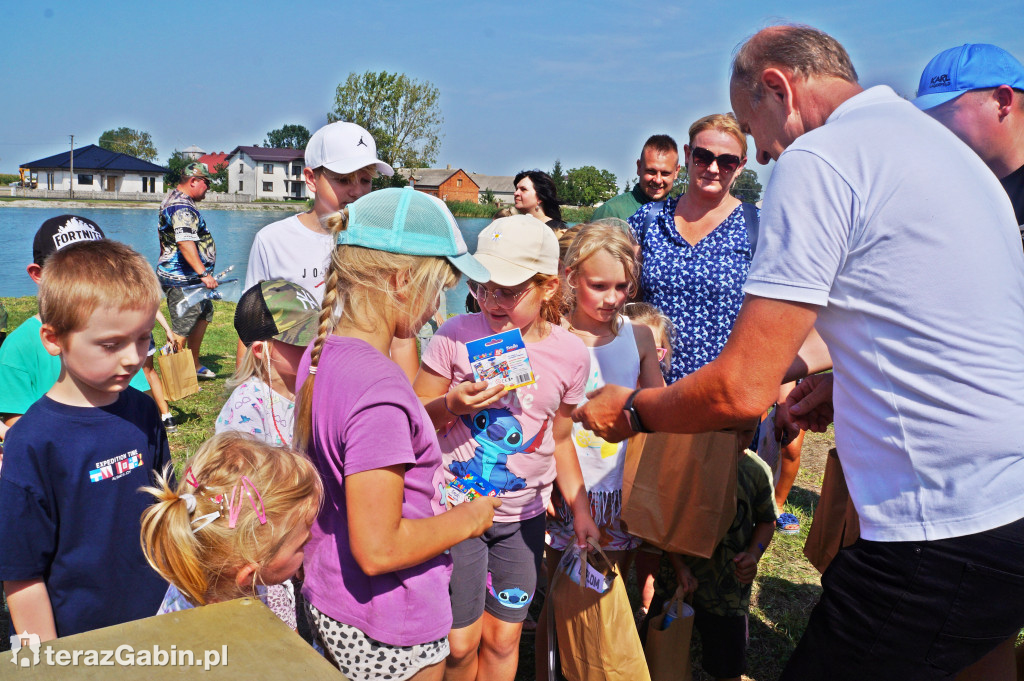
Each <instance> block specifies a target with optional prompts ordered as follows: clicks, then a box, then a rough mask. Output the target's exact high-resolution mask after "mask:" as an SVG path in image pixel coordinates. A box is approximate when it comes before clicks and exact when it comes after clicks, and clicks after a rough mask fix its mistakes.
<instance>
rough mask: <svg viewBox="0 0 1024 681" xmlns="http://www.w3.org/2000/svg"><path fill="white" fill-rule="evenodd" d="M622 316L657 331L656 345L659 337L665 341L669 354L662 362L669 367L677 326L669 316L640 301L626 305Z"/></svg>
mask: <svg viewBox="0 0 1024 681" xmlns="http://www.w3.org/2000/svg"><path fill="white" fill-rule="evenodd" d="M622 314H624V315H626V316H627V317H629V319H630V321H631V322H633V323H634V324H643V325H644V326H649V327H651V328H652V329H653V330H654V331H655V334H654V342H655V343H657V342H658V340H659V338H658V336H659V335H660V336H661V337H662V338H664V339H665V350H666V351H667V352H666V353H665V358H664V359H663V360H662V364H664V365H665V366H668V365H669V364H670V363H671V362H672V341H673V340H674V338H675V335H676V329H675V326H673V325H672V320H671V319H669V318H668V315H666V314H665V313H664V312H662V311H661V310H659V309H658V308H656V307H655V306H653V305H651V304H650V303H644V302H639V301H638V302H634V303H626V306H625V307H624V308H622Z"/></svg>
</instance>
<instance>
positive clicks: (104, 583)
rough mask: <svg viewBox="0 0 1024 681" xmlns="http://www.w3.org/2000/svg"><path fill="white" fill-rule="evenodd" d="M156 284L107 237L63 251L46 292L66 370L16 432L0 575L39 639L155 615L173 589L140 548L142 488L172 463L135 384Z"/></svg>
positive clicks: (15, 608)
mask: <svg viewBox="0 0 1024 681" xmlns="http://www.w3.org/2000/svg"><path fill="white" fill-rule="evenodd" d="M159 303H160V285H159V284H158V283H157V279H156V276H155V275H154V273H153V270H152V269H151V268H150V266H149V265H148V264H147V263H146V261H145V260H144V259H143V258H142V256H140V255H139V254H138V253H136V252H135V251H133V250H132V249H131V248H129V247H127V246H125V245H124V244H120V243H117V242H115V241H108V240H106V239H103V240H98V241H88V242H83V243H79V244H74V245H71V246H68V247H66V248H63V249H61V250H60V251H58V252H57V253H55V254H54V255H53V256H51V257H50V260H49V262H47V266H46V268H45V269H44V270H43V276H42V281H41V282H40V287H39V312H40V318H41V320H42V328H41V331H40V335H41V338H42V342H43V345H44V346H45V347H46V350H47V351H48V352H49V353H50V354H52V355H59V356H60V360H61V370H60V377H59V378H58V379H57V382H56V383H55V384H54V385H53V387H52V388H50V390H49V391H48V392H47V393H46V395H45V396H43V397H41V398H40V399H39V400H38V401H37V402H35V403H34V404H33V405H32V406H31V407H29V409H28V411H26V412H25V415H24V416H23V417H22V418H21V419H20V420H19V421H18V422H17V423H16V424H15V425H14V426H13V427H12V428H11V430H10V432H9V433H8V435H7V439H6V441H5V443H4V445H5V451H4V466H3V473H2V475H0V518H3V522H2V523H0V547H2V549H0V579H2V580H3V583H4V591H5V592H6V595H7V603H8V605H9V607H10V612H11V619H12V620H13V624H14V628H15V630H17V631H19V632H21V631H27V632H29V633H31V634H38V635H39V637H40V639H41V640H43V641H46V640H50V639H53V638H56V637H58V636H68V635H70V634H77V633H80V632H83V631H88V630H91V629H98V628H100V627H105V626H110V625H113V624H119V623H122V622H127V621H130V620H134V619H139V618H142V617H148V616H150V615H153V614H155V613H156V611H157V608H159V606H160V601H161V599H162V598H163V595H164V592H165V591H166V588H167V585H166V583H164V581H163V580H162V579H161V578H160V577H159V575H157V573H156V572H154V571H153V569H152V568H150V566H149V565H148V564H147V563H146V559H145V557H144V556H143V553H142V549H141V546H140V543H139V534H140V521H139V518H140V516H141V515H142V511H143V510H144V509H145V508H146V506H147V504H148V500H147V498H146V496H145V495H144V494H142V493H141V492H139V488H140V487H142V486H144V485H150V484H152V483H153V472H154V470H160V469H162V468H163V467H164V466H165V465H166V464H168V463H169V462H170V452H169V450H168V446H167V436H166V434H165V433H164V428H163V425H162V424H161V423H160V416H159V414H158V412H157V408H156V406H155V405H154V404H153V401H152V400H151V399H149V398H148V397H147V396H145V395H144V394H142V393H140V392H139V391H137V390H135V389H134V388H130V387H129V386H128V383H129V381H130V380H131V377H132V376H133V375H135V373H136V372H137V371H138V370H139V368H140V367H141V366H142V364H143V362H144V361H145V359H146V352H147V350H148V349H149V337H150V332H151V331H152V329H153V323H154V320H155V318H156V311H157V308H158V306H159Z"/></svg>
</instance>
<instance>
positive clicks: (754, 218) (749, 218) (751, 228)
mask: <svg viewBox="0 0 1024 681" xmlns="http://www.w3.org/2000/svg"><path fill="white" fill-rule="evenodd" d="M740 209H742V210H743V222H744V223H745V224H746V225H747V239H749V240H750V254H751V255H753V254H754V253H755V252H757V234H758V231H759V230H760V228H761V217H760V216H759V215H758V213H757V206H755V205H754V204H752V203H747V202H746V201H744V202H742V203H741V204H740Z"/></svg>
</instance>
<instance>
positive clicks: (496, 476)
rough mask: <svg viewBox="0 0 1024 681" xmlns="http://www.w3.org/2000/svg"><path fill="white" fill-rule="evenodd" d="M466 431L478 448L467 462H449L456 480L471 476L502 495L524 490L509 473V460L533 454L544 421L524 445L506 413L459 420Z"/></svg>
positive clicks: (518, 428)
mask: <svg viewBox="0 0 1024 681" xmlns="http://www.w3.org/2000/svg"><path fill="white" fill-rule="evenodd" d="M460 418H461V419H462V422H463V423H465V424H466V427H468V428H469V431H470V433H471V434H472V436H473V439H474V440H476V443H477V447H476V449H475V450H474V454H473V458H471V459H469V460H468V461H452V462H451V464H450V465H449V466H448V470H450V471H451V473H452V475H454V476H455V477H456V478H461V477H463V476H464V475H467V474H469V473H474V474H476V475H478V476H480V477H481V478H483V479H484V480H486V481H487V482H488V483H490V484H491V485H492V486H493V487H495V488H496V489H498V490H499V491H501V492H512V491H515V490H520V489H524V488H525V487H526V480H524V479H523V478H521V477H519V476H517V475H515V474H514V473H512V471H510V470H509V469H508V457H509V456H511V455H513V454H519V453H521V452H532V451H533V450H534V449H536V445H539V444H540V442H542V441H543V439H544V430H545V428H546V427H547V421H544V423H542V424H541V428H540V430H539V431H538V432H537V433H536V434H535V435H534V436H533V437H532V438H530V439H529V440H528V441H526V442H524V441H523V440H524V435H523V428H522V426H521V425H520V423H519V420H518V419H517V418H516V417H515V416H513V415H512V412H510V411H509V410H508V409H484V410H482V411H478V412H477V413H475V414H472V415H471V416H462V417H460Z"/></svg>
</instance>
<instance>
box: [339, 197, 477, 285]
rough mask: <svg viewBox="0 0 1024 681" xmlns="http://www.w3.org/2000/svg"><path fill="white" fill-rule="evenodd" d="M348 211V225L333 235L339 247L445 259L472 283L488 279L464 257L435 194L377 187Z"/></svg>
mask: <svg viewBox="0 0 1024 681" xmlns="http://www.w3.org/2000/svg"><path fill="white" fill-rule="evenodd" d="M347 210H348V227H347V228H346V229H345V230H343V231H341V232H339V233H338V239H337V241H338V244H339V245H348V246H363V247H364V248H373V249H376V250H378V251H387V252H389V253H403V254H405V255H432V256H440V257H445V258H447V259H448V261H449V262H450V263H451V264H452V265H454V266H455V267H456V268H457V269H458V270H459V271H460V272H462V273H463V274H465V275H466V276H467V277H469V278H470V279H472V280H473V281H481V282H486V281H489V280H490V278H491V274H490V272H488V271H487V268H486V267H484V266H483V265H481V264H480V262H479V261H477V259H476V258H474V257H473V256H472V255H470V254H469V249H468V248H466V242H465V240H464V239H463V238H462V232H460V231H459V225H458V223H457V222H455V216H454V215H452V213H451V211H450V210H448V206H446V205H445V204H444V202H443V201H441V200H440V199H438V198H436V197H434V196H430V195H429V194H424V193H423V192H418V191H416V190H415V189H413V188H412V187H403V188H401V189H399V188H395V187H393V188H389V189H380V190H378V191H375V192H370V193H369V194H367V195H366V196H363V197H360V198H359V199H358V200H356V201H355V202H354V203H351V204H349V206H348V208H347Z"/></svg>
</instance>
